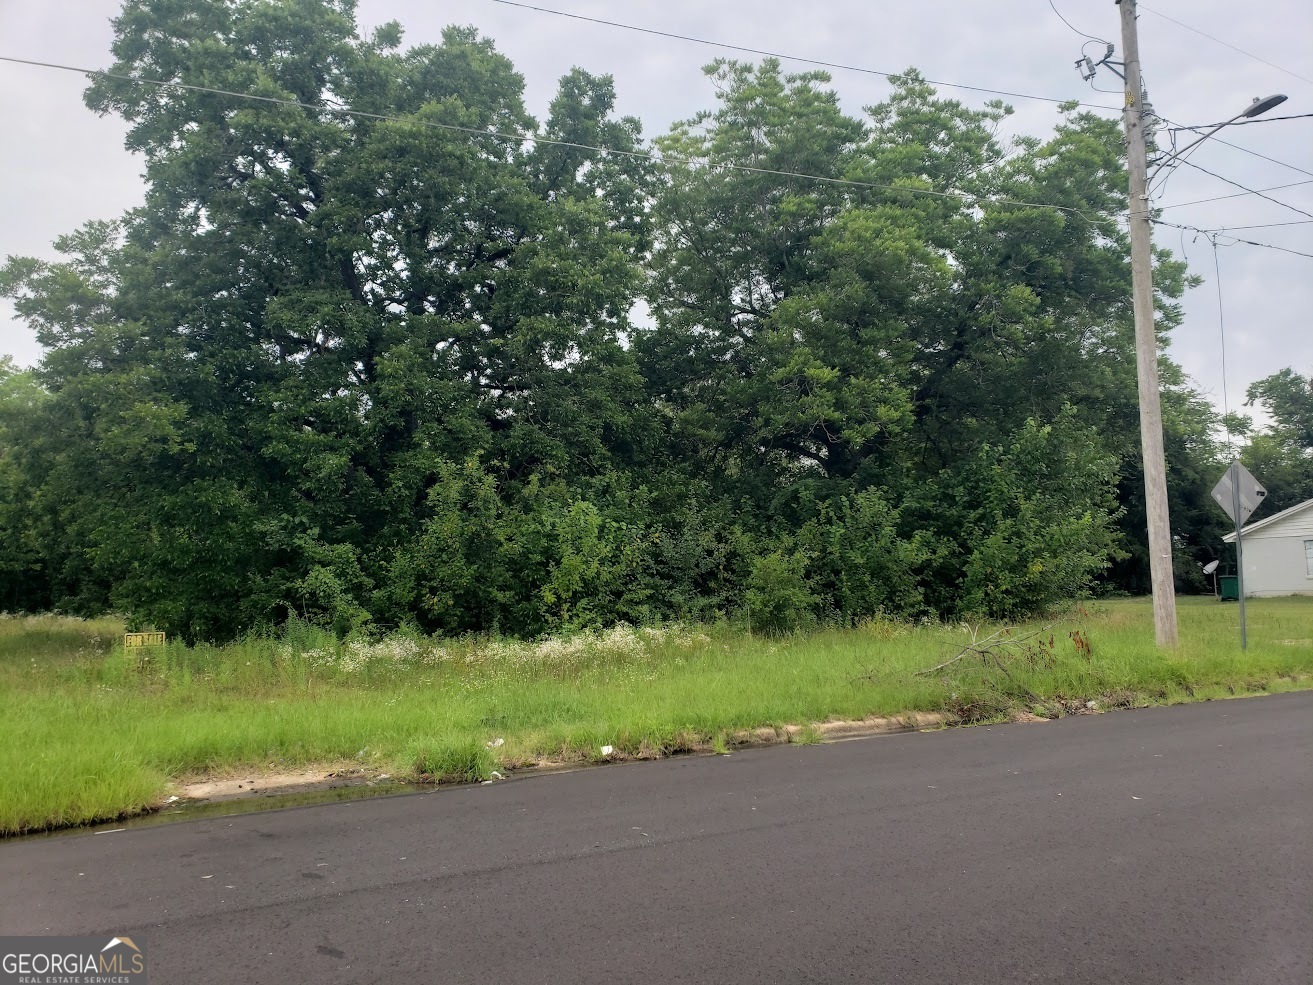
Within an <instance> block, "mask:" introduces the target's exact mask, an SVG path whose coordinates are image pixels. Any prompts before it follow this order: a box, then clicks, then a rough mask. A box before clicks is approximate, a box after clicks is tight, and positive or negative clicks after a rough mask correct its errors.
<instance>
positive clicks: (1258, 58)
mask: <svg viewBox="0 0 1313 985" xmlns="http://www.w3.org/2000/svg"><path fill="white" fill-rule="evenodd" d="M1137 6H1138V7H1139V9H1140V10H1147V11H1148V12H1149V13H1151V14H1153V15H1154V16H1155V17H1161V18H1162V19H1163V20H1165V21H1171V22H1172V23H1173V24H1175V25H1177V26H1178V27H1183V28H1185V29H1186V30H1187V31H1193V32H1194V33H1195V34H1197V35H1199V36H1200V37H1202V38H1207V39H1208V40H1209V41H1215V42H1217V43H1218V44H1220V45H1222V46H1224V47H1226V48H1230V49H1231V50H1232V51H1238V52H1240V54H1242V55H1245V56H1246V57H1248V58H1252V59H1254V61H1258V62H1262V63H1263V64H1264V65H1267V66H1269V67H1270V68H1274V69H1276V70H1277V71H1278V72H1285V73H1286V74H1287V75H1290V76H1293V77H1294V78H1296V79H1299V80H1300V81H1301V82H1307V83H1309V84H1310V85H1313V79H1310V78H1308V77H1307V76H1304V75H1300V74H1299V73H1298V72H1292V71H1291V70H1290V69H1288V68H1282V67H1281V66H1280V65H1278V64H1277V63H1276V62H1270V61H1268V60H1267V59H1266V58H1263V57H1262V56H1260V55H1255V54H1254V53H1253V52H1252V51H1245V49H1244V48H1237V47H1236V46H1235V45H1233V44H1231V42H1229V41H1223V40H1222V39H1221V38H1215V37H1213V36H1212V35H1211V34H1206V33H1205V32H1203V31H1201V30H1199V28H1197V27H1191V26H1190V25H1189V24H1186V23H1185V22H1184V21H1178V20H1177V19H1176V18H1175V17H1168V16H1167V15H1166V14H1164V13H1161V12H1159V11H1157V10H1154V9H1153V8H1152V7H1146V6H1145V5H1144V4H1142V3H1141V4H1138V5H1137Z"/></svg>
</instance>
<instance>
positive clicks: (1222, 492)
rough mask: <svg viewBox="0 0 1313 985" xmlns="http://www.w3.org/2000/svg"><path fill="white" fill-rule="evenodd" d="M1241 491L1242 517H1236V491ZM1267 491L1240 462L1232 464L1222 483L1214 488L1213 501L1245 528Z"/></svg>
mask: <svg viewBox="0 0 1313 985" xmlns="http://www.w3.org/2000/svg"><path fill="white" fill-rule="evenodd" d="M1237 489H1239V491H1240V515H1239V516H1236V495H1235V494H1236V490H1237ZM1266 495H1267V490H1266V489H1264V488H1263V487H1262V485H1261V484H1260V483H1259V481H1258V480H1257V479H1255V478H1254V477H1253V476H1252V475H1250V474H1249V470H1248V469H1247V468H1245V467H1244V466H1243V465H1241V464H1240V463H1239V462H1232V463H1231V467H1230V468H1229V469H1227V470H1226V475H1224V476H1222V479H1221V481H1220V482H1218V484H1217V485H1215V486H1213V499H1215V500H1217V505H1218V506H1220V507H1222V509H1224V510H1226V515H1227V516H1229V517H1230V518H1231V520H1232V521H1233V522H1234V523H1236V524H1237V525H1238V526H1243V525H1244V522H1245V521H1246V520H1248V519H1249V517H1250V516H1251V515H1252V514H1253V512H1254V510H1256V509H1258V507H1259V506H1260V505H1262V502H1263V497H1264V496H1266Z"/></svg>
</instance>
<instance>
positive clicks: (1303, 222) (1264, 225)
mask: <svg viewBox="0 0 1313 985" xmlns="http://www.w3.org/2000/svg"><path fill="white" fill-rule="evenodd" d="M1309 223H1313V219H1292V220H1291V221H1290V222H1260V223H1257V224H1255V225H1251V226H1223V227H1221V229H1219V230H1218V231H1219V232H1230V231H1231V230H1232V229H1274V228H1275V227H1277V226H1307V225H1308V224H1309Z"/></svg>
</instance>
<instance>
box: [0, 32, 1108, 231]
mask: <svg viewBox="0 0 1313 985" xmlns="http://www.w3.org/2000/svg"><path fill="white" fill-rule="evenodd" d="M0 62H9V63H12V64H16V65H31V66H35V67H38V68H49V69H56V70H59V71H64V72H74V73H77V74H79V75H89V76H98V77H100V78H107V79H117V80H119V81H122V82H131V83H136V84H139V85H153V86H156V87H158V88H164V89H181V90H184V91H188V92H203V93H208V94H210V95H217V96H229V97H232V98H234V99H246V100H250V101H253V102H260V103H266V104H271V105H276V106H286V107H292V108H297V109H307V110H313V111H315V112H317V113H331V114H337V115H341V116H349V117H355V118H359V119H367V120H379V121H386V122H391V123H404V124H408V125H412V126H421V127H427V128H431V129H436V130H447V131H452V132H456V133H466V134H470V135H472V136H476V137H490V138H492V139H494V140H505V141H512V142H517V143H522V144H526V143H533V144H545V145H548V146H554V147H567V148H571V149H574V150H587V151H594V152H596V153H599V154H610V155H614V156H617V157H626V158H630V159H636V160H648V161H652V162H653V163H654V164H658V165H660V164H679V165H684V166H687V167H692V168H707V169H709V170H726V171H741V172H746V173H749V174H760V175H774V176H777V177H782V178H801V179H804V180H807V181H816V182H821V183H824V184H829V185H841V186H844V187H851V188H863V189H868V190H874V191H889V192H899V193H906V194H910V195H925V196H931V197H935V198H952V199H957V200H959V201H965V202H973V203H978V204H984V205H1015V206H1019V207H1022V208H1039V209H1054V210H1056V211H1059V212H1066V213H1070V214H1072V215H1079V216H1081V217H1082V218H1084V219H1087V220H1089V221H1097V220H1098V219H1101V218H1105V217H1104V216H1099V215H1098V214H1097V213H1095V214H1091V213H1089V212H1087V211H1086V210H1083V209H1078V208H1074V207H1072V206H1068V205H1054V204H1052V203H1048V202H1025V201H1020V200H1018V199H1009V198H991V197H989V196H986V195H976V194H974V193H972V192H964V191H961V190H959V189H951V190H947V191H940V190H936V189H932V188H913V187H909V186H906V185H889V184H882V183H879V182H873V181H858V180H855V179H852V178H834V177H829V176H826V175H816V174H807V173H805V172H801V171H782V170H777V169H774V168H759V167H753V166H752V165H747V164H729V163H715V162H709V161H700V160H697V159H695V158H689V157H680V156H678V155H673V154H665V153H654V152H652V151H640V150H623V149H620V148H614V147H599V146H597V145H594V144H584V143H579V142H577V141H572V140H556V139H553V138H550V137H543V136H540V135H537V134H518V133H504V132H501V131H498V130H485V129H479V128H478V127H466V126H459V125H457V124H454V123H438V122H437V121H434V120H419V119H415V118H413V117H402V116H394V115H390V114H387V113H371V112H368V111H366V110H356V109H350V108H349V107H345V106H332V105H328V104H325V103H308V102H304V101H302V100H298V99H290V98H285V97H282V96H260V95H256V94H255V93H249V92H238V91H236V90H232V89H219V88H216V87H214V86H202V85H195V84H192V83H188V82H171V81H168V80H164V79H147V78H142V77H139V76H134V75H124V74H122V73H120V72H109V71H105V70H102V69H93V68H80V67H77V66H74V65H61V64H58V63H55V62H42V61H35V60H33V59H30V58H16V57H13V56H10V55H0Z"/></svg>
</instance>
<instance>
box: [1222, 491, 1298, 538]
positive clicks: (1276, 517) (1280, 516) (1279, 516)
mask: <svg viewBox="0 0 1313 985" xmlns="http://www.w3.org/2000/svg"><path fill="white" fill-rule="evenodd" d="M1310 508H1313V499H1306V500H1304V502H1302V503H1297V504H1296V505H1294V506H1292V507H1290V509H1287V510H1282V511H1281V512H1280V513H1273V514H1272V515H1271V516H1269V517H1265V518H1264V519H1262V520H1259V521H1258V522H1257V523H1251V524H1249V525H1248V526H1247V527H1241V528H1240V532H1241V533H1245V534H1247V533H1250V532H1251V531H1254V530H1260V529H1262V528H1263V527H1266V526H1267V525H1268V524H1269V523H1278V522H1280V521H1281V520H1284V519H1286V518H1287V517H1291V516H1294V515H1295V514H1296V513H1302V512H1304V510H1307V509H1310ZM1222 539H1223V540H1224V541H1226V542H1227V543H1228V544H1234V543H1235V533H1234V532H1232V533H1229V534H1227V535H1226V536H1225V537H1223V538H1222Z"/></svg>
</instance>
